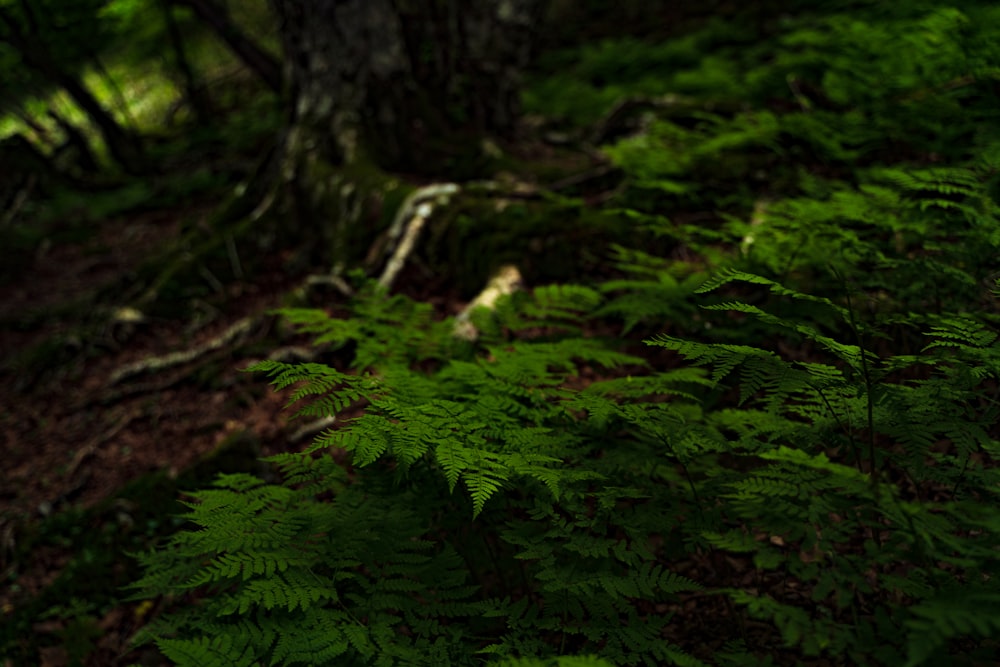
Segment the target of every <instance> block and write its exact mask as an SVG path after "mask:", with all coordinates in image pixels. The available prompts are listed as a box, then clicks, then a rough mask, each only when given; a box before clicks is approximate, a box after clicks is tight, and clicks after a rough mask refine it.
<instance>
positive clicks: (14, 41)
mask: <svg viewBox="0 0 1000 667" xmlns="http://www.w3.org/2000/svg"><path fill="white" fill-rule="evenodd" d="M28 17H29V19H30V18H31V15H30V14H28ZM0 23H3V24H4V26H5V27H6V28H7V30H6V32H5V34H3V35H2V36H0V39H3V41H6V42H7V43H8V44H10V45H11V46H13V47H14V48H15V49H17V51H18V52H19V53H20V54H21V58H22V59H23V60H24V64H25V65H27V66H28V67H30V68H32V69H34V70H35V71H36V72H38V73H39V74H40V75H42V76H43V77H45V78H46V79H48V80H49V81H51V82H52V83H54V84H56V85H57V86H59V87H61V88H62V89H63V90H65V91H66V92H67V93H68V94H69V96H70V97H72V98H73V101H74V102H76V103H77V105H79V107H80V108H81V109H83V111H84V112H85V113H86V114H87V117H88V118H90V120H91V122H93V123H94V125H95V126H97V130H98V132H100V134H101V138H102V139H103V140H104V143H105V144H106V145H107V147H108V152H109V153H110V154H111V156H112V157H113V158H114V159H115V161H116V162H118V164H119V165H121V167H122V168H123V169H124V170H125V171H127V172H130V173H141V172H143V171H145V168H146V166H147V165H146V164H145V160H144V158H143V152H142V147H141V145H140V144H139V141H138V139H137V138H136V137H135V136H134V135H132V134H131V133H130V132H128V131H127V130H126V129H125V128H123V127H122V126H121V125H119V124H118V121H116V120H115V119H114V117H113V116H112V115H111V114H110V113H108V111H107V110H106V109H105V108H104V107H103V106H101V103H100V102H99V101H98V100H97V98H96V97H94V95H93V94H92V93H91V92H90V91H89V90H88V89H87V87H86V86H84V85H83V82H82V81H81V80H80V78H79V77H78V76H76V75H75V74H74V73H72V72H69V71H67V70H66V69H65V68H64V67H62V66H60V65H59V63H57V62H56V60H55V59H53V58H52V57H51V55H50V54H49V53H48V52H47V51H46V50H45V46H44V44H43V42H42V40H40V39H37V38H36V36H35V35H33V34H32V33H28V34H25V33H24V32H23V31H22V29H21V27H20V25H19V24H18V22H17V21H16V20H15V19H14V18H13V16H11V15H10V14H9V13H8V12H6V11H4V10H2V9H0ZM29 23H30V21H29Z"/></svg>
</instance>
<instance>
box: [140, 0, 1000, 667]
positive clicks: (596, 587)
mask: <svg viewBox="0 0 1000 667" xmlns="http://www.w3.org/2000/svg"><path fill="white" fill-rule="evenodd" d="M850 4H852V13H851V14H850V15H848V14H847V13H832V14H831V13H826V14H821V13H815V14H809V15H806V14H803V15H800V16H797V17H796V18H790V19H788V20H787V21H784V22H781V23H780V25H778V26H776V27H773V29H774V30H775V31H776V34H775V35H774V39H773V41H772V42H771V43H770V44H769V48H771V49H772V50H774V49H775V43H777V44H778V45H779V46H780V48H778V50H777V52H776V53H772V54H771V56H772V57H770V58H765V57H764V51H763V50H762V49H763V48H764V47H758V46H746V48H745V49H743V52H742V53H740V54H737V51H739V49H737V48H736V47H733V48H732V49H729V48H720V49H719V50H718V51H717V52H715V53H712V54H711V55H710V56H709V55H705V57H703V58H702V57H700V56H702V55H704V52H703V50H704V45H705V44H706V43H709V42H699V41H698V40H699V39H701V37H691V38H687V39H685V40H682V41H680V42H677V43H674V44H672V45H671V46H669V47H663V48H662V49H661V50H653V51H651V52H649V53H646V52H644V50H643V47H642V45H640V44H630V45H629V46H628V48H629V49H631V51H629V53H631V54H632V55H633V56H634V57H635V58H636V59H637V60H638V61H640V62H641V63H642V64H643V66H642V67H638V66H637V69H636V70H629V69H627V68H626V69H625V70H624V72H625V73H626V74H627V76H625V75H623V80H627V79H628V78H641V76H642V74H641V72H642V71H644V69H643V68H644V67H645V66H647V65H650V63H656V62H663V63H667V64H671V65H672V66H676V67H683V66H690V67H691V68H692V69H691V70H690V71H707V70H712V71H717V72H729V73H734V72H735V73H740V74H741V75H742V78H740V79H739V80H737V81H735V82H731V83H730V85H729V87H727V88H725V89H724V90H721V92H720V89H719V88H712V90H714V91H715V92H716V93H718V95H716V96H714V98H713V96H711V95H709V94H707V93H706V94H705V99H716V100H718V99H721V98H725V97H727V96H728V97H733V98H737V100H736V101H738V102H739V104H738V105H736V106H735V107H730V108H736V109H738V111H730V112H726V113H721V112H718V111H712V110H711V109H710V108H708V107H706V109H705V110H699V111H696V112H692V111H690V110H689V111H685V112H684V113H681V114H673V115H671V114H670V113H664V114H663V117H661V118H660V119H659V120H656V121H654V122H652V123H650V124H648V125H647V126H646V129H645V131H643V132H640V133H639V134H637V135H635V136H633V137H631V138H627V139H625V140H623V141H622V142H620V143H618V144H617V145H616V146H614V147H612V148H610V149H609V150H608V153H609V155H610V156H611V158H612V159H613V160H614V161H615V162H616V163H617V164H618V166H620V167H621V168H622V170H623V172H624V173H625V174H626V177H627V178H628V181H627V186H626V187H625V188H624V189H623V190H622V191H621V192H620V194H619V196H618V198H617V199H616V200H615V202H614V206H615V207H616V211H617V213H619V214H620V215H621V216H622V219H624V220H628V221H629V222H630V223H635V222H638V224H640V225H642V226H643V227H644V228H646V229H647V230H650V231H653V232H654V233H657V234H661V235H662V236H665V237H667V238H670V239H673V240H676V242H677V245H678V248H677V251H676V253H674V254H672V255H671V256H670V257H669V258H664V257H656V256H653V255H651V254H650V253H649V252H646V251H643V250H637V249H630V248H624V247H620V248H615V249H613V252H614V257H613V259H614V263H615V270H616V271H617V274H616V275H615V276H614V277H613V278H612V279H610V280H607V281H604V282H602V283H599V284H575V285H559V286H547V287H541V288H537V289H535V290H534V291H532V292H531V293H526V294H519V295H515V296H514V297H512V298H510V299H508V300H506V301H503V302H501V303H499V304H498V305H497V308H496V310H495V311H492V312H481V313H479V314H478V315H477V318H478V319H477V324H478V327H479V330H480V331H481V333H482V336H481V337H480V339H479V340H478V341H477V343H475V344H472V343H466V342H464V341H460V340H457V339H456V338H454V337H453V336H452V334H451V332H452V327H453V322H451V321H449V320H443V321H439V320H437V319H435V317H434V316H433V313H432V311H431V309H430V308H429V307H428V306H426V305H421V304H415V303H412V302H410V301H408V300H406V299H404V298H402V297H392V296H388V295H386V294H385V293H383V292H380V291H379V290H377V289H374V288H371V289H368V290H366V291H364V292H363V294H362V296H361V297H360V298H359V299H358V300H357V302H356V303H355V304H354V306H353V308H354V313H353V316H352V317H350V318H347V319H334V318H331V317H329V316H328V315H327V314H325V313H322V312H319V311H302V310H299V311H288V312H286V313H285V315H286V317H287V318H288V319H289V320H290V321H292V322H293V323H294V324H295V325H297V326H298V327H299V328H300V329H301V330H303V331H306V332H308V333H310V334H312V335H313V336H315V338H316V340H317V344H319V345H321V346H329V347H333V348H337V349H340V350H341V351H342V352H350V353H351V354H350V355H349V356H350V358H351V362H350V364H349V366H350V367H349V368H330V367H328V366H324V365H321V364H303V365H289V364H282V363H277V362H269V361H268V362H260V363H258V364H255V365H254V366H252V367H251V370H254V371H257V372H263V373H267V374H269V375H270V376H271V379H272V382H273V384H275V386H276V387H278V388H279V389H283V390H287V391H288V392H289V394H290V399H291V401H292V402H295V403H299V402H302V404H303V405H304V406H301V407H299V411H300V414H304V415H306V416H335V417H337V418H338V421H337V422H336V423H335V425H334V426H333V427H332V428H331V429H329V430H327V431H326V432H324V433H322V434H320V435H319V436H318V437H317V438H316V440H315V441H314V442H313V443H312V445H311V446H310V447H308V448H307V449H306V450H305V451H303V452H288V453H284V454H281V455H278V456H275V457H272V458H271V459H270V462H271V464H273V466H274V467H275V468H276V470H277V472H278V473H279V476H280V479H281V481H272V482H269V483H264V482H263V481H260V480H257V479H255V478H253V477H250V476H247V475H235V476H228V477H223V478H220V479H219V481H218V482H217V484H216V486H215V487H214V488H212V489H208V490H204V491H200V492H197V493H195V494H192V497H191V501H190V502H189V508H190V511H189V513H188V515H187V519H188V520H189V521H190V522H191V524H192V526H193V528H192V529H191V530H188V531H186V532H182V533H180V534H178V535H177V536H176V537H175V538H174V539H173V540H172V541H171V542H170V543H168V544H166V545H164V546H163V547H162V548H160V549H158V550H156V551H151V552H149V553H147V554H144V555H143V556H142V557H141V561H142V563H143V565H144V567H145V571H146V575H145V577H144V578H143V579H142V580H141V581H140V582H138V584H137V585H136V586H137V588H138V590H139V595H140V596H145V597H149V596H154V595H164V596H167V599H168V600H172V601H174V604H173V605H172V608H173V613H171V614H168V615H166V616H164V617H162V618H160V619H159V620H158V622H157V623H156V624H154V625H152V626H150V627H149V628H147V630H146V632H145V639H147V640H152V641H155V642H156V643H157V644H158V645H159V646H160V648H161V649H162V650H163V652H164V653H165V654H167V655H168V657H170V658H171V659H173V660H175V661H176V662H178V663H179V664H211V661H213V660H215V661H223V662H227V663H231V664H267V665H281V664H325V663H334V662H335V663H336V664H346V665H393V664H399V665H404V664H405V665H421V664H428V665H473V664H485V663H491V664H509V665H535V664H538V665H543V664H544V665H597V664H615V665H666V664H677V665H707V664H717V665H767V664H793V663H802V664H810V663H813V664H861V665H898V664H904V665H912V666H914V667H916V666H917V665H934V664H945V663H948V664H962V663H963V661H964V663H966V664H976V663H977V661H978V662H979V663H983V662H988V660H990V659H992V656H993V655H994V653H995V651H996V649H997V645H998V636H1000V605H998V602H1000V588H998V584H997V582H998V581H1000V523H998V519H997V511H996V510H997V502H998V493H997V489H998V488H1000V472H998V466H997V461H996V457H997V455H998V454H1000V431H998V427H997V424H998V407H997V401H996V396H997V386H998V384H1000V343H998V341H1000V336H998V326H1000V318H998V316H997V312H998V311H997V301H996V299H997V298H998V291H1000V290H998V282H997V279H996V274H995V273H994V272H995V270H996V257H997V256H998V254H1000V217H998V215H997V213H998V210H997V203H996V202H997V199H998V198H997V192H998V190H997V183H998V181H997V177H996V164H997V155H1000V153H998V152H997V146H1000V142H998V141H997V139H996V135H995V133H994V131H993V130H991V129H990V122H992V120H995V118H994V111H993V102H995V100H993V98H992V93H990V92H989V86H984V85H983V84H984V82H987V81H988V79H989V78H991V77H992V76H993V74H992V73H993V72H994V69H993V68H995V67H996V66H997V65H998V64H1000V58H997V57H996V56H997V53H996V51H995V49H993V47H992V41H991V39H990V35H989V33H988V32H986V31H985V29H984V28H983V27H982V26H983V25H984V24H983V20H984V19H985V18H988V17H990V16H993V15H994V14H995V9H993V8H991V7H988V6H980V5H978V4H976V3H968V6H963V7H962V8H948V7H938V6H925V5H923V4H922V3H915V4H912V5H907V6H906V7H901V8H896V9H894V10H889V9H885V6H884V5H883V4H881V3H879V4H877V5H876V4H874V3H850ZM853 5H857V6H853ZM835 9H836V8H835ZM714 29H715V30H720V32H719V33H718V34H719V35H722V34H724V31H721V29H719V28H718V27H716V28H714ZM720 40H721V38H720ZM719 43H720V44H722V43H725V41H724V40H722V41H720V42H719ZM966 43H974V44H977V45H979V47H981V48H980V49H979V50H977V51H976V52H975V53H973V52H972V50H970V49H966V48H964V46H963V45H964V44H966ZM609 48H610V47H605V46H599V47H594V48H592V49H589V50H585V51H584V54H583V57H582V58H581V60H580V62H579V63H578V65H577V68H578V71H579V72H582V73H585V74H586V77H587V78H589V81H588V82H586V83H585V85H586V86H591V87H593V88H594V89H595V90H597V89H598V88H599V87H600V86H599V85H598V84H599V83H600V81H601V80H602V77H603V78H607V77H609V76H610V75H609V74H608V72H615V71H617V70H616V69H615V57H616V55H615V52H614V51H613V50H605V49H609ZM644 54H645V55H644ZM696 56H699V57H696ZM643 58H646V60H643ZM713 63H714V64H713ZM650 66H652V65H650ZM682 80H683V77H682V73H680V72H678V73H675V77H674V79H672V82H673V84H672V85H679V84H678V83H677V82H678V81H682ZM553 85H555V84H553ZM581 85H584V84H581ZM706 85H710V84H706ZM711 85H714V84H711ZM710 87H711V86H710ZM597 92H598V93H600V94H602V95H603V94H604V93H603V92H601V91H600V90H597ZM612 92H613V93H614V95H619V94H620V93H621V91H620V90H614V91H612ZM650 92H655V91H650ZM686 92H691V93H692V94H693V93H694V92H696V91H694V88H690V89H688V90H687V91H686ZM762 100H765V101H766V100H772V101H774V103H771V104H769V105H768V107H767V108H760V106H759V103H760V102H761V101H762ZM775 100H776V101H775ZM591 102H593V100H591ZM755 104H756V105H758V106H753V105H755ZM596 108H597V105H596V103H594V104H593V105H592V106H591V107H589V108H588V109H587V110H586V113H584V112H583V111H581V116H583V115H589V114H592V113H593V112H594V109H596ZM959 113H960V116H958V115H954V114H959ZM959 117H960V118H961V122H958V121H956V120H954V119H955V118H959ZM961 137H964V138H966V139H967V141H965V142H960V141H958V138H961ZM758 172H762V173H763V174H764V176H763V177H760V176H759V175H758ZM706 205H708V206H709V207H713V208H714V213H710V214H709V215H708V217H707V218H706V217H702V218H698V219H696V220H697V222H691V220H692V218H691V217H688V216H689V215H690V211H691V210H692V209H694V210H703V209H704V208H705V207H706ZM668 207H669V208H668ZM664 211H670V212H671V215H674V213H675V212H676V214H677V215H676V216H675V218H676V219H673V220H672V219H668V218H667V217H665V215H664ZM598 332H601V335H598ZM609 332H611V333H612V334H613V335H611V336H609V337H602V335H604V336H606V335H607V334H608V333H609ZM636 332H640V333H641V334H642V335H645V336H646V341H645V342H646V346H645V347H644V348H642V349H641V351H640V350H639V346H638V345H637V341H636V340H635V339H634V338H633V339H630V336H635V334H636ZM345 414H350V415H352V416H351V418H350V419H346V418H344V415H345ZM692 619H693V620H692ZM706 619H708V620H709V621H710V622H712V623H713V628H715V629H714V630H713V632H714V633H715V636H714V637H713V639H716V640H717V641H716V642H715V643H713V644H711V645H710V644H708V643H707V642H705V641H704V632H703V631H702V633H701V634H698V635H696V636H695V637H691V636H690V633H691V628H692V627H693V626H694V625H696V624H697V625H701V624H704V623H705V622H706ZM750 621H752V622H750Z"/></svg>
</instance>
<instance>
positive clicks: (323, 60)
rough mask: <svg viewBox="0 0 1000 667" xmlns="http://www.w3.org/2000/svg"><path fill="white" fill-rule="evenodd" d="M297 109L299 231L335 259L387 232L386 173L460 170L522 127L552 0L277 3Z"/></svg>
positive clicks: (291, 131)
mask: <svg viewBox="0 0 1000 667" xmlns="http://www.w3.org/2000/svg"><path fill="white" fill-rule="evenodd" d="M272 2H273V6H274V9H275V12H276V14H277V16H278V18H279V21H280V33H281V38H282V47H283V51H284V54H285V78H286V85H287V94H288V95H289V97H290V99H289V100H288V106H289V118H288V122H287V128H286V132H285V136H284V140H283V145H282V149H283V157H282V166H281V172H282V176H283V179H284V182H285V183H286V184H287V185H288V186H289V189H290V191H291V192H292V193H293V201H294V205H295V210H296V214H295V216H294V218H295V219H296V220H297V221H298V224H299V232H300V233H302V234H305V235H306V237H307V238H308V235H309V234H310V233H311V234H312V235H313V238H315V237H316V235H317V234H318V236H319V239H318V243H317V246H319V247H321V248H322V250H323V255H324V256H325V258H326V259H327V261H330V262H331V263H332V264H333V265H334V266H337V265H351V264H352V263H353V262H355V261H356V260H357V259H358V254H357V253H358V251H359V250H360V251H361V252H362V253H363V252H364V249H363V248H362V246H364V247H365V248H366V247H367V246H366V244H365V243H364V240H367V242H368V243H370V242H371V241H372V236H373V234H374V232H375V231H376V230H373V229H371V224H370V221H371V220H377V219H379V216H378V214H377V213H374V214H373V213H372V209H373V208H377V207H378V206H380V205H381V202H382V200H383V199H384V198H385V194H386V189H387V187H389V186H390V180H391V179H389V178H388V176H387V174H386V172H396V173H399V172H406V173H420V174H422V175H425V176H426V175H431V176H434V175H439V174H442V173H447V174H448V176H449V177H451V178H455V174H454V171H455V164H456V162H458V161H460V160H464V161H467V162H468V161H470V160H471V161H475V160H478V161H479V162H483V161H484V160H483V155H484V151H483V146H482V143H481V140H482V139H484V138H486V137H489V136H502V135H507V134H509V133H511V132H512V130H513V129H514V127H515V123H516V120H517V117H518V112H519V105H518V92H519V84H520V74H521V70H522V68H523V66H524V65H525V64H526V63H527V61H528V57H529V55H530V51H531V46H532V42H533V37H534V34H533V33H534V31H533V28H534V26H535V25H536V24H537V23H536V18H537V17H538V16H539V14H540V10H541V8H542V5H543V4H544V0H477V1H476V2H475V3H471V2H461V1H459V0H272Z"/></svg>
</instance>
